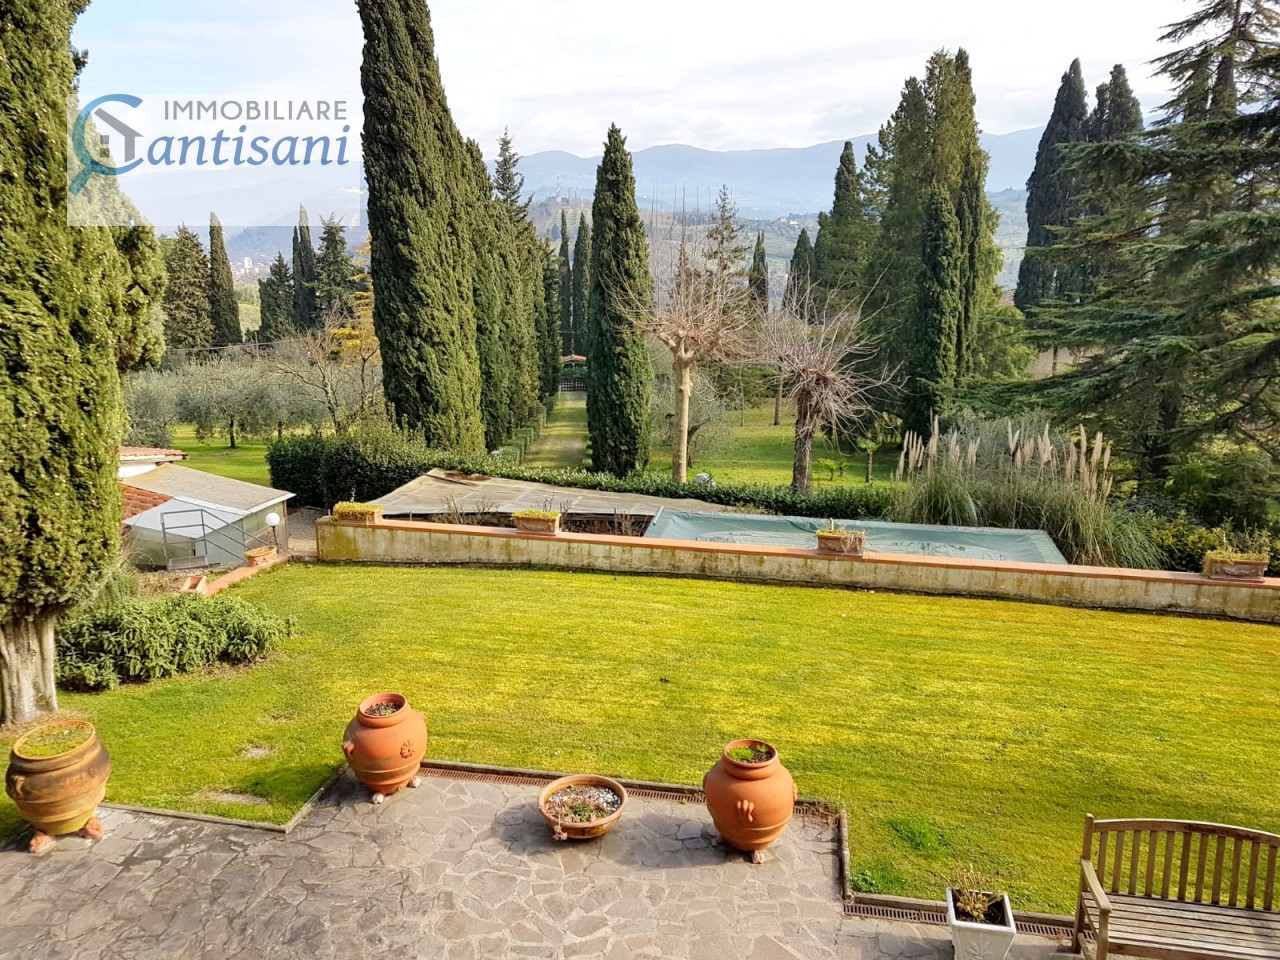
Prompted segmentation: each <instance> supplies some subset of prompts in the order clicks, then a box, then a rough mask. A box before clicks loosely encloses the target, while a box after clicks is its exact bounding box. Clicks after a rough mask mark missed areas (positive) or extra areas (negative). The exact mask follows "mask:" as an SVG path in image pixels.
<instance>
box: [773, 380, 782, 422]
mask: <svg viewBox="0 0 1280 960" xmlns="http://www.w3.org/2000/svg"><path fill="white" fill-rule="evenodd" d="M773 425H774V426H775V427H777V426H781V425H782V374H778V395H777V396H776V397H774V398H773Z"/></svg>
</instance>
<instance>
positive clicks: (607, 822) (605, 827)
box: [538, 773, 627, 840]
mask: <svg viewBox="0 0 1280 960" xmlns="http://www.w3.org/2000/svg"><path fill="white" fill-rule="evenodd" d="M566 787H608V788H609V789H610V790H612V791H613V792H614V793H616V794H617V795H618V797H619V798H620V799H621V800H622V803H621V805H619V807H618V809H617V810H615V811H614V812H613V813H611V814H609V816H607V817H602V818H600V819H599V820H592V821H591V822H590V823H564V822H563V821H561V820H558V819H556V818H555V817H554V816H552V815H551V814H550V813H548V812H547V800H548V799H549V798H550V797H551V796H553V795H554V794H557V793H559V792H560V791H561V790H563V789H565V788H566ZM626 808H627V790H626V787H624V786H623V785H622V784H620V783H619V782H618V781H617V780H611V779H609V778H608V777H599V776H596V775H595V774H591V773H580V774H574V775H572V776H568V777H561V778H560V779H559V780H552V781H551V782H550V783H548V784H547V785H546V786H545V787H543V788H542V792H541V793H539V794H538V812H539V813H541V814H542V819H544V820H546V821H547V826H549V827H550V828H551V829H552V831H553V832H555V833H556V835H557V836H560V835H561V834H563V837H562V839H565V840H590V839H591V838H592V837H599V836H603V835H604V834H606V833H608V832H609V831H610V830H612V829H613V828H614V826H615V825H616V824H617V822H618V821H619V820H621V819H622V811H623V810H625V809H626Z"/></svg>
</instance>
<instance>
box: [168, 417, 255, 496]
mask: <svg viewBox="0 0 1280 960" xmlns="http://www.w3.org/2000/svg"><path fill="white" fill-rule="evenodd" d="M173 445H174V446H175V447H176V448H177V449H179V450H181V451H183V452H184V453H186V454H187V456H188V459H187V462H186V466H188V467H192V468H194V469H196V470H204V471H205V472H206V473H214V474H217V475H218V476H220V477H231V478H232V479H233V480H245V481H247V482H249V483H260V484H263V485H264V486H269V485H270V484H271V474H270V472H269V471H268V470H267V460H266V457H267V441H266V440H263V439H261V438H258V437H236V446H235V449H234V450H233V449H232V448H231V447H230V446H229V445H228V444H227V438H226V437H209V438H207V439H205V440H198V439H196V430H195V427H194V426H192V425H191V424H189V423H184V424H181V425H179V426H177V427H175V428H174V429H173Z"/></svg>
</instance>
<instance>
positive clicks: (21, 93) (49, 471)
mask: <svg viewBox="0 0 1280 960" xmlns="http://www.w3.org/2000/svg"><path fill="white" fill-rule="evenodd" d="M83 7H84V3H82V2H73V3H67V2H66V0H27V2H25V3H20V4H8V5H7V6H6V9H5V21H4V26H3V28H0V102H3V103H5V104H7V105H14V104H20V105H21V107H22V108H21V109H4V110H0V170H2V171H4V174H3V177H4V188H3V189H0V303H3V304H4V309H3V320H0V326H3V328H4V335H3V336H0V370H2V371H4V374H3V375H0V437H3V438H4V439H3V442H0V723H9V722H14V723H21V722H26V721H29V720H31V719H33V718H35V717H36V716H37V715H38V714H40V713H42V712H45V711H50V710H56V709H57V691H56V689H55V685H54V667H55V664H54V657H55V645H54V628H55V626H56V624H57V621H58V619H59V618H60V617H61V616H62V614H63V613H65V612H66V611H67V610H69V609H71V608H72V607H73V606H74V605H75V604H76V603H78V602H80V601H82V600H84V599H87V598H89V597H90V596H92V595H93V593H94V592H95V591H96V589H97V587H98V586H99V584H100V583H101V581H102V577H103V574H104V572H105V571H106V570H107V569H108V567H109V565H110V564H113V563H114V562H115V560H116V558H117V556H118V547H119V536H120V509H121V502H120V493H119V488H118V486H117V480H116V470H117V467H118V465H119V449H118V447H119V443H120V439H121V436H122V434H123V430H124V405H123V402H122V397H121V386H120V375H119V372H118V366H119V364H120V363H121V361H122V359H123V356H124V355H123V354H121V352H120V351H119V348H118V341H119V340H120V339H121V338H122V337H128V336H133V335H134V333H135V330H134V318H135V316H137V315H138V312H139V311H143V312H145V313H150V310H151V309H152V308H154V306H155V304H154V302H151V303H137V304H134V305H133V306H132V307H131V306H129V305H128V303H127V299H128V297H129V296H130V291H129V287H130V284H132V283H133V281H134V276H135V273H136V271H135V270H134V269H131V265H130V263H129V261H128V259H127V254H126V253H122V250H121V248H120V247H119V246H118V245H117V244H118V242H119V241H121V240H122V239H124V237H123V235H122V234H121V233H120V232H118V231H117V232H114V233H113V231H112V230H111V229H109V228H105V227H75V228H71V227H68V226H67V210H66V196H67V150H66V138H65V137H64V136H63V135H62V133H61V130H60V128H59V126H58V124H59V123H60V122H61V121H56V122H55V120H54V118H58V117H65V116H66V109H67V97H68V96H69V95H70V94H71V92H72V81H73V77H74V74H75V65H74V63H73V60H72V53H71V36H70V35H71V26H72V22H73V20H74V18H75V15H76V14H77V13H79V11H80V10H81V9H82V8H83ZM133 292H134V293H135V294H137V295H139V296H141V295H143V294H142V291H141V290H138V291H133ZM158 292H159V291H158V289H157V290H156V291H155V293H158ZM134 352H135V351H133V350H128V351H126V353H128V354H132V353H134Z"/></svg>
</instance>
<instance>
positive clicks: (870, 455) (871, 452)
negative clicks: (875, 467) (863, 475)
mask: <svg viewBox="0 0 1280 960" xmlns="http://www.w3.org/2000/svg"><path fill="white" fill-rule="evenodd" d="M875 455H876V454H875V451H874V450H868V451H867V483H870V482H871V461H872V459H873V458H874V457H875Z"/></svg>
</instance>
